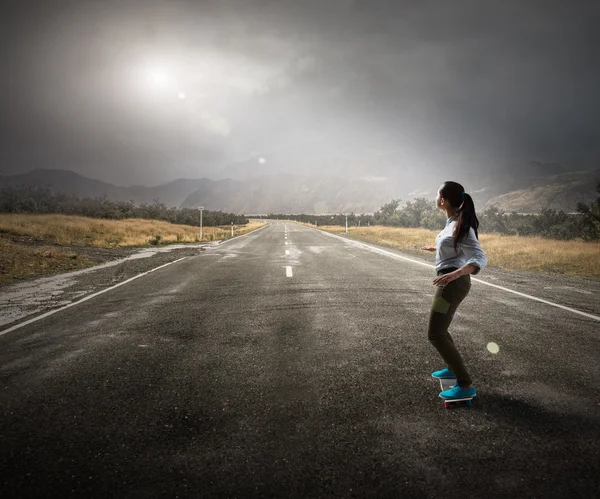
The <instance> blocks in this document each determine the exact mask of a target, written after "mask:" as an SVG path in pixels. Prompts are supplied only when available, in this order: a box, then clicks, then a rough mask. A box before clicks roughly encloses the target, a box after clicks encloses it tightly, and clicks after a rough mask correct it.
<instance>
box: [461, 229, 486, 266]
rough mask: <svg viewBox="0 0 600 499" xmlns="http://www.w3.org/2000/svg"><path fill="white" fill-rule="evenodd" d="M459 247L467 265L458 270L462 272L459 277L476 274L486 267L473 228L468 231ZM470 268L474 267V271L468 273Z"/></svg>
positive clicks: (484, 256) (483, 254) (483, 253)
mask: <svg viewBox="0 0 600 499" xmlns="http://www.w3.org/2000/svg"><path fill="white" fill-rule="evenodd" d="M460 247H461V249H462V251H463V252H464V254H465V256H466V257H467V263H466V264H465V265H463V266H462V267H461V268H460V269H459V270H461V271H463V272H462V273H461V275H464V274H473V275H476V274H478V273H479V271H480V270H481V269H482V268H483V267H485V266H486V265H487V256H486V254H485V252H484V251H483V249H482V248H481V245H480V244H479V241H478V240H477V238H476V237H475V231H474V230H473V227H471V228H470V229H469V233H468V234H467V236H466V237H465V238H464V239H463V240H462V241H461V242H460ZM471 267H474V270H472V269H471V270H470V271H468V270H469V269H470V268H471Z"/></svg>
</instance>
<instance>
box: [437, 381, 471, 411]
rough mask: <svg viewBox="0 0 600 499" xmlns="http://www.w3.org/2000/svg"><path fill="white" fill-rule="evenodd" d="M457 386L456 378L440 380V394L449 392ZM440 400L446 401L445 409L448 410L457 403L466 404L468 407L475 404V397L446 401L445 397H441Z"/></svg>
mask: <svg viewBox="0 0 600 499" xmlns="http://www.w3.org/2000/svg"><path fill="white" fill-rule="evenodd" d="M455 384H456V378H446V379H441V378H440V392H442V391H444V390H449V389H450V388H452V387H453V386H454V385H455ZM440 398H441V399H442V400H443V401H444V407H445V408H446V409H448V408H449V407H450V405H451V404H455V403H457V402H464V403H465V404H466V406H467V407H471V406H472V405H473V402H472V401H473V397H465V398H462V399H445V398H443V397H440Z"/></svg>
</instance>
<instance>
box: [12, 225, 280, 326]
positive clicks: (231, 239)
mask: <svg viewBox="0 0 600 499" xmlns="http://www.w3.org/2000/svg"><path fill="white" fill-rule="evenodd" d="M271 226H272V224H270V223H269V224H267V225H264V226H263V227H260V228H258V229H255V230H253V231H250V232H247V233H246V234H240V235H239V236H235V237H232V238H230V239H226V240H225V241H222V242H221V243H219V244H218V245H217V246H213V247H208V248H207V249H213V248H218V247H220V246H221V245H222V244H225V243H228V242H229V241H233V240H234V239H237V238H238V237H244V236H249V235H250V234H256V233H257V232H258V231H261V230H263V229H266V228H268V227H271ZM285 244H287V243H285ZM186 258H188V257H187V256H185V257H183V258H179V259H178V260H174V261H172V262H169V263H165V264H164V265H161V266H159V267H156V268H154V269H151V270H148V271H147V272H143V273H142V274H138V275H136V276H133V277H131V278H130V279H127V280H125V281H123V282H120V283H118V284H115V285H114V286H111V287H110V288H106V289H103V290H102V291H98V292H97V293H93V294H91V295H89V296H86V297H85V298H82V299H81V300H79V301H75V302H73V303H69V304H68V305H65V306H64V307H61V308H57V309H56V310H50V311H49V312H46V313H45V314H42V315H38V316H37V317H34V318H33V319H29V320H28V321H25V322H21V323H19V324H17V325H15V326H12V327H9V328H8V329H5V330H4V331H0V336H3V335H5V334H7V333H10V332H12V331H15V330H17V329H20V328H22V327H24V326H27V325H29V324H32V323H33V322H37V321H39V320H41V319H45V318H46V317H49V316H51V315H54V314H55V313H57V312H60V311H62V310H65V309H67V308H70V307H74V306H75V305H79V304H80V303H83V302H84V301H87V300H90V299H91V298H94V297H96V296H98V295H101V294H102V293H106V292H107V291H110V290H112V289H115V288H118V287H119V286H123V285H124V284H127V283H128V282H131V281H134V280H135V279H138V278H140V277H143V276H145V275H147V274H149V273H151V272H154V271H156V270H158V269H162V268H163V267H167V266H168V265H173V264H174V263H177V262H180V261H181V260H185V259H186Z"/></svg>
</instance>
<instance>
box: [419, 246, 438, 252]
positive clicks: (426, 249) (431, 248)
mask: <svg viewBox="0 0 600 499" xmlns="http://www.w3.org/2000/svg"><path fill="white" fill-rule="evenodd" d="M421 249H422V250H424V251H435V250H436V249H437V248H436V247H435V246H421Z"/></svg>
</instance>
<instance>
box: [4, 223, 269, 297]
mask: <svg viewBox="0 0 600 499" xmlns="http://www.w3.org/2000/svg"><path fill="white" fill-rule="evenodd" d="M262 225H264V224H262V223H258V222H250V223H248V224H247V225H234V227H233V229H234V236H238V235H241V234H245V233H247V232H250V231H252V230H255V229H257V228H259V227H260V226H262ZM199 236H200V228H199V227H192V226H188V225H175V224H170V223H168V222H161V221H158V220H144V219H128V220H105V219H97V218H86V217H74V216H67V215H14V214H0V286H2V285H7V284H11V283H13V282H18V281H20V280H23V279H28V278H32V277H41V276H45V275H52V274H56V273H60V272H67V271H69V270H76V269H80V268H86V267H90V266H93V265H95V262H94V261H91V260H90V259H88V258H86V256H85V255H84V253H85V252H84V251H82V250H83V249H84V248H126V247H128V248H131V247H147V246H149V245H150V246H151V245H162V244H171V243H182V244H183V243H197V242H199V239H200V237H199ZM229 237H231V227H230V226H229V227H204V228H203V237H202V241H203V242H204V241H216V240H220V239H227V238H229Z"/></svg>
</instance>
